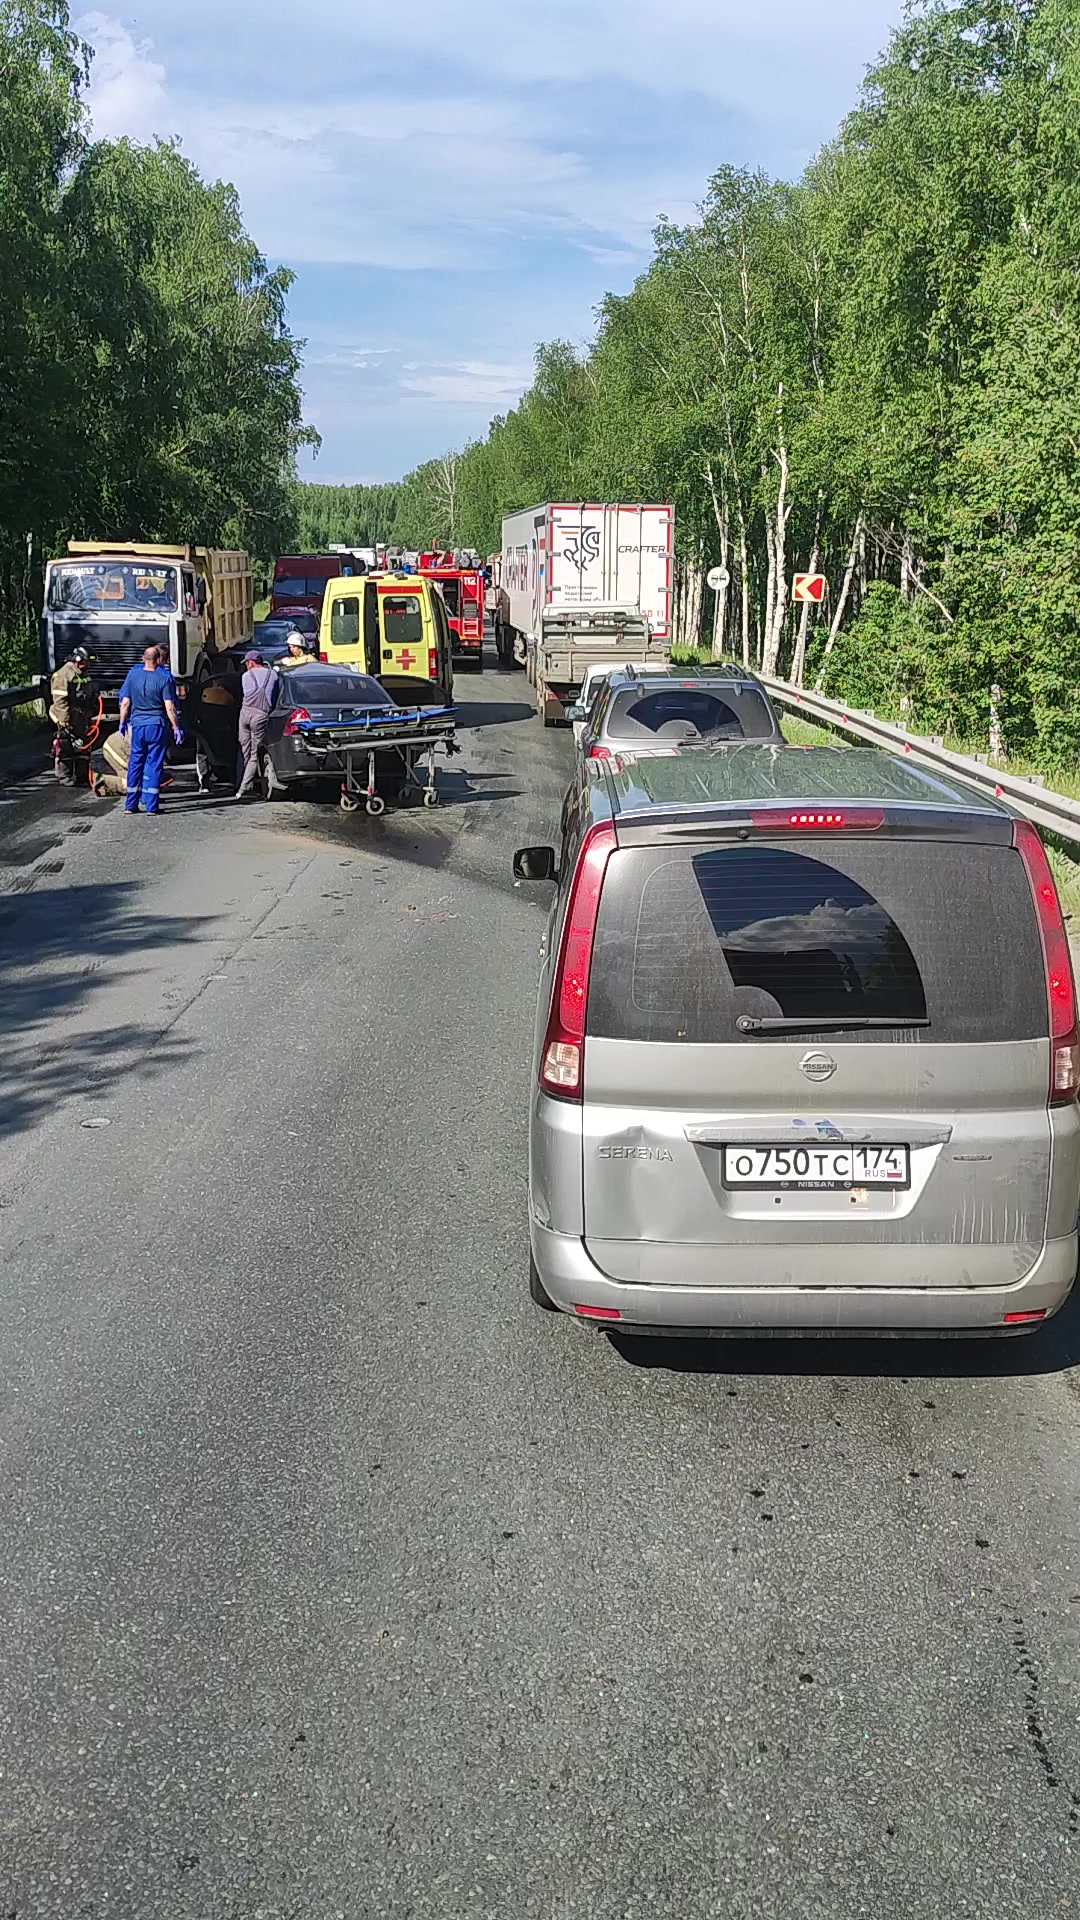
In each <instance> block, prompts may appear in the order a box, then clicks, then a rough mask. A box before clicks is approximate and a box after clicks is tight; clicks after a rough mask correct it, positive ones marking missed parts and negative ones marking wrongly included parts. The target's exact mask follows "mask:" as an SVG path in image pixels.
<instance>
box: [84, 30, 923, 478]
mask: <svg viewBox="0 0 1080 1920" xmlns="http://www.w3.org/2000/svg"><path fill="white" fill-rule="evenodd" d="M107 4H108V0H106V5H107ZM900 11H901V0H818V4H817V5H813V4H808V3H807V0H754V4H753V5H752V6H750V7H748V6H747V5H746V0H665V5H664V6H663V8H660V9H658V8H657V7H656V5H655V0H585V4H584V5H583V4H582V0H549V3H548V6H547V7H546V8H545V9H544V10H543V11H542V12H540V13H538V12H537V10H536V8H535V6H534V5H531V4H526V0H457V5H456V6H455V8H454V10H453V14H452V18H451V16H450V14H449V12H448V9H447V6H446V0H396V4H395V7H394V9H393V12H392V16H391V17H389V18H388V17H387V15H386V14H385V10H383V9H377V8H376V5H375V0H349V3H348V4H347V0H305V4H304V7H303V9H302V18H300V17H299V16H298V13H297V9H296V6H295V0H259V4H258V5H255V4H254V3H253V0H226V5H225V6H224V7H223V6H222V0H185V4H184V7H183V9H177V7H176V5H175V0H141V5H140V10H139V15H138V23H137V28H136V25H135V23H134V22H133V21H131V20H130V19H127V18H126V17H124V18H122V17H119V16H116V15H114V14H111V13H108V12H105V11H93V12H88V13H86V14H84V15H83V16H82V17H81V18H80V19H78V20H77V22H76V24H77V26H78V29H79V30H80V31H81V32H82V33H83V34H84V35H85V37H86V38H87V39H89V40H90V41H91V43H92V44H93V45H94V46H95V48H96V58H95V60H94V64H93V68H92V73H91V85H90V95H89V98H90V108H91V113H92V116H93V122H94V126H95V130H96V131H97V132H98V133H99V134H102V135H106V136H117V135H120V134H124V133H127V134H129V135H131V136H132V137H133V138H135V139H137V140H148V139H150V138H152V137H153V136H154V135H161V136H163V137H168V136H170V135H176V134H178V135H180V136H181V138H182V141H183V146H184V151H185V153H186V154H187V155H188V156H189V158H190V159H192V160H193V161H194V162H195V164H196V165H197V166H198V167H199V168H200V170H201V171H202V172H203V173H204V174H205V175H207V176H209V177H211V178H219V177H220V178H224V179H228V180H230V181H232V182H233V183H234V184H235V186H236V187H237V189H238V191H239V194H240V198H241V203H242V207H243V213H244V219H245V222H246V224H247V226H248V228H249V230H250V232H251V233H252V235H253V236H254V238H255V240H256V242H257V243H258V245H259V246H260V247H261V248H262V249H263V251H264V252H265V253H266V254H267V255H268V256H269V257H270V258H271V259H273V260H284V261H287V262H289V263H290V264H292V265H294V266H295V267H297V269H298V271H299V280H298V285H297V287H296V290H295V294H294V299H293V311H294V312H295V313H297V314H298V315H300V318H299V320H298V331H300V332H301V333H304V334H306V335H308V336H309V337H310V339H311V343H312V344H311V351H310V353H309V356H308V391H309V396H310V407H311V416H312V418H313V419H314V422H315V424H316V425H317V426H318V427H319V428H320V430H322V431H323V432H324V433H326V434H327V435H328V436H329V437H331V438H332V442H333V447H334V451H333V454H332V455H331V457H330V459H328V461H327V464H328V465H330V464H331V461H332V464H333V465H334V467H335V470H343V469H347V467H348V464H349V459H350V456H351V455H353V454H354V453H355V462H354V464H355V465H356V466H357V467H360V466H363V467H364V469H365V470H370V468H371V465H372V463H373V462H377V463H378V465H379V466H381V467H382V468H383V470H384V471H386V472H388V473H392V472H394V471H395V470H397V471H400V470H401V466H402V465H403V464H409V463H411V461H412V460H413V459H415V458H416V457H423V438H424V433H425V432H426V433H429V434H430V436H431V442H432V447H431V450H434V451H437V450H438V447H439V446H440V445H445V444H447V443H448V441H449V439H450V438H452V437H454V436H455V435H457V434H459V433H465V432H470V433H471V432H478V431H481V430H482V427H483V423H484V419H485V418H486V417H487V415H489V414H490V413H491V412H494V411H500V412H501V411H504V410H505V409H506V407H507V406H509V405H513V404H514V402H515V401H516V400H517V398H518V396H519V394H520V392H521V391H522V389H523V388H524V387H525V386H526V385H527V384H528V380H529V377H530V375H529V361H530V356H531V354H532V351H533V349H534V346H535V343H536V341H537V340H538V339H542V338H549V337H552V336H554V335H555V334H562V335H570V336H571V337H574V338H580V337H581V336H582V335H583V334H584V333H585V332H586V331H588V329H589V327H590V315H591V312H592V311H593V309H594V307H595V303H596V302H597V300H598V299H599V298H600V297H601V295H602V293H603V290H604V287H605V285H612V284H613V285H615V286H616V287H625V286H627V285H628V284H629V283H630V281H631V280H632V279H633V277H634V275H635V274H636V273H638V272H639V271H640V270H641V269H642V267H643V266H644V265H645V263H646V261H647V259H648V257H649V252H650V239H651V232H652V228H653V225H654V223H655V221H656V219H657V217H658V215H660V214H661V213H662V214H665V215H667V216H669V217H670V218H672V219H674V220H677V221H678V220H685V219H688V218H690V217H691V216H692V214H693V210H694V207H695V205H696V204H697V202H698V201H699V200H700V199H701V198H702V196H703V193H704V190H705V185H706V180H707V177H708V174H709V172H710V171H711V170H712V169H713V168H715V167H716V166H718V165H720V164H722V163H723V162H724V161H732V162H734V163H736V164H748V165H759V164H760V165H763V166H765V167H766V168H768V169H770V170H772V171H777V170H783V171H792V170H795V169H797V168H798V166H799V165H800V164H801V162H802V160H803V159H805V158H806V157H807V156H808V155H809V153H810V152H811V151H812V150H813V149H814V147H816V146H817V145H818V144H820V142H821V141H822V140H824V139H826V138H828V137H829V136H830V135H831V134H832V133H833V131H834V130H835V127H836V123H837V121H838V119H839V118H840V115H841V114H842V113H843V112H844V111H845V110H846V109H847V108H848V107H850V106H851V105H852V104H853V102H854V98H855V93H856V89H857V85H858V81H859V78H860V74H861V70H862V68H863V66H864V65H865V63H866V62H867V61H868V60H870V59H871V58H872V57H873V56H874V54H875V53H876V51H877V50H878V49H879V48H880V46H881V45H882V44H883V43H884V40H885V38H886V31H887V27H888V25H889V24H891V23H893V22H895V20H896V18H897V17H898V15H899V13H900ZM403 283H405V284H403ZM406 285H407V287H408V290H407V291H406ZM414 287H415V289H416V291H415V293H413V291H412V289H413V288H414ZM372 340H376V341H379V342H380V343H381V344H379V345H375V346H373V345H371V344H370V343H371V341H372ZM485 355H490V357H484V356H485ZM406 356H407V357H406ZM470 409H471V412H470ZM422 420H425V421H426V423H427V425H426V428H425V429H422V427H421V424H420V423H421V421H422ZM455 423H456V424H455ZM329 444H330V439H328V446H329ZM406 448H407V449H408V452H407V453H406V452H405V451H404V450H405V449H406Z"/></svg>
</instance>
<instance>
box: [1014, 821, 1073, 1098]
mask: <svg viewBox="0 0 1080 1920" xmlns="http://www.w3.org/2000/svg"><path fill="white" fill-rule="evenodd" d="M1013 846H1014V847H1015V848H1016V849H1017V851H1018V853H1019V854H1020V857H1021V859H1022V860H1023V862H1024V866H1025V868H1026V870H1027V877H1028V884H1029V886H1030V888H1031V897H1032V899H1033V900H1034V902H1035V912H1036V913H1037V915H1038V918H1039V933H1040V935H1041V936H1042V948H1043V959H1044V961H1045V963H1046V999H1047V1005H1048V1007H1049V1010H1050V1105H1051V1106H1052V1107H1063V1106H1067V1105H1068V1103H1069V1101H1070V1100H1075V1099H1076V1096H1077V1092H1078V1091H1080V1034H1078V1033H1077V1030H1076V988H1075V985H1074V983H1073V970H1072V956H1071V954H1070V952H1069V936H1068V934H1067V933H1066V931H1065V922H1064V920H1063V918H1062V914H1061V902H1060V901H1059V899H1058V892H1057V887H1056V886H1055V885H1054V876H1053V874H1052V873H1051V871H1050V862H1049V860H1048V859H1047V857H1046V848H1045V847H1044V846H1043V843H1042V841H1041V840H1040V838H1039V835H1038V833H1037V832H1036V830H1035V828H1034V827H1033V826H1032V824H1031V822H1030V820H1017V821H1016V822H1015V823H1014V825H1013Z"/></svg>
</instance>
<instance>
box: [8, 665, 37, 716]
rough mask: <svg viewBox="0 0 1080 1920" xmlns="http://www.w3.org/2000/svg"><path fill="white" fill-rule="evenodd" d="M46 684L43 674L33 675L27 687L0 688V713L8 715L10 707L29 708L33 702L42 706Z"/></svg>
mask: <svg viewBox="0 0 1080 1920" xmlns="http://www.w3.org/2000/svg"><path fill="white" fill-rule="evenodd" d="M46 692H47V683H46V680H45V677H44V675H43V674H40V673H39V674H35V676H34V678H33V680H31V682H30V684H29V686H26V687H0V713H10V711H11V709H12V707H31V706H33V705H34V703H35V701H38V700H40V701H41V702H42V703H43V704H44V700H45V695H46Z"/></svg>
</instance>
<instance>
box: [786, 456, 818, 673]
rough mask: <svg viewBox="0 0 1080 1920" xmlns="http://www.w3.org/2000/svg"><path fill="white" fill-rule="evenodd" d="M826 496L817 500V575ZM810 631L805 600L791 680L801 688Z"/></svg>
mask: <svg viewBox="0 0 1080 1920" xmlns="http://www.w3.org/2000/svg"><path fill="white" fill-rule="evenodd" d="M823 504H824V496H823V495H822V494H821V493H819V494H818V498H817V517H816V519H815V521H814V545H813V548H812V549H811V553H810V572H811V573H816V572H817V570H818V567H819V565H820V563H821V510H822V506H823ZM809 631H810V602H809V600H804V601H803V604H802V609H801V611H800V614H799V631H798V635H797V637H796V640H795V658H794V659H793V661H792V663H791V678H792V682H793V683H794V685H795V686H797V687H801V686H802V683H803V675H804V673H805V672H806V639H807V635H808V633H809Z"/></svg>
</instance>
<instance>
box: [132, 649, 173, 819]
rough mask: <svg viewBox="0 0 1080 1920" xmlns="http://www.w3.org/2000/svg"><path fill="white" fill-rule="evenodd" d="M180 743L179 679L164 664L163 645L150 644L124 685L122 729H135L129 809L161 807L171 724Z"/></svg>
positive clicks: (147, 809) (158, 810) (155, 809)
mask: <svg viewBox="0 0 1080 1920" xmlns="http://www.w3.org/2000/svg"><path fill="white" fill-rule="evenodd" d="M170 726H171V728H172V735H173V739H174V740H175V741H176V744H177V746H179V745H180V742H181V741H182V739H183V737H184V735H183V730H182V728H181V726H180V720H179V717H178V715H177V711H176V681H175V680H174V679H173V677H172V674H171V673H170V672H169V669H168V667H165V666H162V664H161V649H160V648H159V647H146V648H145V649H144V651H143V657H142V664H141V666H138V667H132V668H131V670H130V672H129V673H128V676H127V679H126V680H125V681H124V684H123V686H122V687H121V689H120V731H121V733H125V734H126V733H127V731H128V728H129V727H130V729H131V753H130V756H129V759H128V776H127V798H126V800H125V801H124V812H125V813H138V811H139V800H140V798H141V799H142V803H143V807H144V808H145V810H146V812H147V813H160V811H161V776H162V773H163V771H164V767H165V753H166V749H167V748H168V745H169V728H170Z"/></svg>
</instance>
